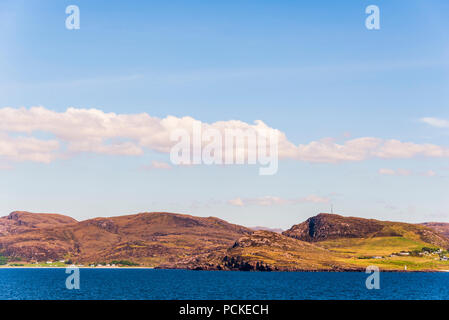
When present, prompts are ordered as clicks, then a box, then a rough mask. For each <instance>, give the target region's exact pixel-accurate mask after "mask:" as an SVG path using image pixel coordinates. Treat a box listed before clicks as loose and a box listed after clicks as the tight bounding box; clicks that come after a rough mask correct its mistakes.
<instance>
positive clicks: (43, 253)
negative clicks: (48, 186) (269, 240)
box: [0, 212, 251, 266]
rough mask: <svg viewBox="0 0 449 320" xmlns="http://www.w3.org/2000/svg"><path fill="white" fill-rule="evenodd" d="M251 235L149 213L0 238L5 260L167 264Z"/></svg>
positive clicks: (211, 221) (220, 224) (219, 224)
mask: <svg viewBox="0 0 449 320" xmlns="http://www.w3.org/2000/svg"><path fill="white" fill-rule="evenodd" d="M250 232H251V231H250V230H249V229H247V228H244V227H241V226H237V225H233V224H230V223H227V222H225V221H223V220H220V219H218V218H213V217H209V218H199V217H193V216H189V215H181V214H173V213H164V212H154V213H141V214H135V215H127V216H120V217H113V218H95V219H90V220H86V221H82V222H78V223H72V224H68V225H58V226H53V227H46V228H42V229H36V230H33V229H31V230H28V231H26V232H23V233H19V234H11V235H7V236H3V237H0V251H1V252H2V253H3V254H4V255H7V256H12V257H20V258H22V259H26V260H35V261H45V260H59V259H69V258H70V259H72V260H74V261H79V262H83V263H98V262H104V261H111V260H122V259H126V260H133V261H136V262H138V263H142V264H145V265H152V266H158V265H160V264H167V265H170V264H171V263H174V262H176V261H177V260H179V259H181V258H184V257H188V256H192V255H196V254H199V253H202V254H204V253H207V252H217V251H220V250H222V251H223V250H225V249H226V248H228V247H229V246H230V245H232V244H233V243H234V242H235V240H237V239H238V238H239V237H241V236H242V235H245V234H248V233H250Z"/></svg>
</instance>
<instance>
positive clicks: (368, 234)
mask: <svg viewBox="0 0 449 320" xmlns="http://www.w3.org/2000/svg"><path fill="white" fill-rule="evenodd" d="M282 234H283V235H286V236H288V237H292V238H295V239H299V240H303V241H308V242H320V241H329V240H334V239H344V238H379V237H400V238H410V239H414V240H417V241H422V242H424V243H428V244H432V245H434V246H440V247H444V248H448V247H449V239H447V238H445V237H444V236H443V235H441V234H439V233H437V232H436V231H434V230H433V229H431V228H429V227H426V226H422V225H415V224H410V223H402V222H390V221H379V220H374V219H363V218H355V217H343V216H340V215H337V214H329V213H320V214H319V215H317V216H314V217H311V218H309V219H307V220H306V221H305V222H302V223H300V224H297V225H294V226H293V227H291V228H290V229H289V230H287V231H284V232H283V233H282Z"/></svg>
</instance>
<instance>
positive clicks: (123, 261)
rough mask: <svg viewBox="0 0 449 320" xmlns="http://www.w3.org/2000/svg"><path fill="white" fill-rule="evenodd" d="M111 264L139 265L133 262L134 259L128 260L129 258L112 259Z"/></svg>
mask: <svg viewBox="0 0 449 320" xmlns="http://www.w3.org/2000/svg"><path fill="white" fill-rule="evenodd" d="M110 264H116V265H120V266H128V267H131V266H138V265H139V264H138V263H135V262H132V261H128V260H112V261H111V263H110Z"/></svg>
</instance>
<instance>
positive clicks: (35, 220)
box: [0, 211, 77, 236]
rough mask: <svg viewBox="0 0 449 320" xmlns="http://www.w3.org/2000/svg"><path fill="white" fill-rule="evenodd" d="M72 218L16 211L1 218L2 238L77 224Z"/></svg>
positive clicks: (0, 232)
mask: <svg viewBox="0 0 449 320" xmlns="http://www.w3.org/2000/svg"><path fill="white" fill-rule="evenodd" d="M76 222H77V221H76V220H75V219H73V218H71V217H68V216H64V215H61V214H54V213H31V212H26V211H14V212H11V213H10V214H9V215H8V216H6V217H1V218H0V236H5V235H11V234H17V233H22V232H26V231H30V230H33V229H43V228H51V227H57V226H62V225H67V224H72V223H76Z"/></svg>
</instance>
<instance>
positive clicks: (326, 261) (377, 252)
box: [0, 212, 449, 271]
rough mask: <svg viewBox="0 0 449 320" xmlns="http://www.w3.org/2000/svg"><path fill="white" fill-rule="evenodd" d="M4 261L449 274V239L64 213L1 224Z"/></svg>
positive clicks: (332, 218)
mask: <svg viewBox="0 0 449 320" xmlns="http://www.w3.org/2000/svg"><path fill="white" fill-rule="evenodd" d="M0 226H1V229H0V230H2V231H1V233H0V255H4V256H7V257H9V259H10V261H18V260H20V261H22V262H26V263H32V262H36V261H37V262H43V263H44V264H45V261H48V260H52V261H56V260H66V261H67V260H71V261H72V262H75V263H77V264H84V265H86V264H106V263H113V262H114V261H122V262H123V263H122V264H131V265H132V264H139V265H141V266H149V267H155V268H182V269H203V270H259V271H270V270H280V271H291V270H307V271H318V270H326V271H343V270H363V269H364V268H365V267H366V266H369V265H377V266H379V267H380V268H381V269H383V270H404V268H405V266H407V268H408V269H407V270H421V271H422V270H448V269H449V262H448V261H445V260H444V256H445V255H449V254H448V253H447V252H446V251H445V250H447V249H448V248H449V240H448V239H447V238H445V237H444V236H443V235H442V234H440V233H438V232H437V231H435V230H433V229H431V228H429V227H428V226H424V225H414V224H407V223H400V222H389V221H379V220H373V219H363V218H354V217H343V216H340V215H333V214H319V215H317V216H315V217H311V218H309V219H307V220H306V221H304V222H302V223H300V224H297V225H294V226H292V228H290V229H289V230H287V231H285V232H283V233H282V234H279V233H276V232H271V231H266V230H258V231H254V230H251V229H249V228H246V227H243V226H239V225H235V224H231V223H228V222H226V221H224V220H221V219H218V218H214V217H207V218H206V217H194V216H191V215H184V214H176V213H168V212H146V213H139V214H133V215H125V216H119V217H111V218H94V219H89V220H85V221H81V222H78V221H76V220H74V219H72V218H70V217H66V216H63V215H58V214H35V213H29V212H13V213H11V214H10V215H9V216H7V217H3V218H0Z"/></svg>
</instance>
